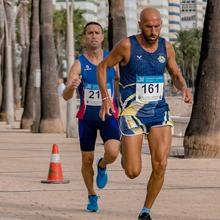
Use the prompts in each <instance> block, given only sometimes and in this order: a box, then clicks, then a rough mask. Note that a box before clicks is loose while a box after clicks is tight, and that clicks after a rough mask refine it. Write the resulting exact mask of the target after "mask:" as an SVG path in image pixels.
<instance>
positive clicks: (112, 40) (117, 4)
mask: <svg viewBox="0 0 220 220" xmlns="http://www.w3.org/2000/svg"><path fill="white" fill-rule="evenodd" d="M108 3H109V16H108V19H109V25H108V30H109V32H108V40H109V50H111V49H112V47H113V46H114V45H115V44H116V43H117V42H118V41H119V40H121V39H122V38H124V37H126V36H127V30H126V20H125V7H124V0H117V1H114V0H108Z"/></svg>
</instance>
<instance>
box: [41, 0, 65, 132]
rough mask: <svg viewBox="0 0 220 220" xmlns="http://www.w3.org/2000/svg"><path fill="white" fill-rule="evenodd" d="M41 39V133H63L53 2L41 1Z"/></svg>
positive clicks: (48, 0)
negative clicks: (57, 83) (57, 89)
mask: <svg viewBox="0 0 220 220" xmlns="http://www.w3.org/2000/svg"><path fill="white" fill-rule="evenodd" d="M40 9H41V10H40V37H41V67H42V68H41V69H42V80H41V83H42V84H41V85H42V87H41V100H42V114H41V115H42V118H41V122H40V132H48V133H60V132H63V124H62V121H61V116H60V107H59V97H58V93H57V91H56V80H57V71H56V52H55V45H54V39H53V2H52V0H47V1H45V0H41V6H40Z"/></svg>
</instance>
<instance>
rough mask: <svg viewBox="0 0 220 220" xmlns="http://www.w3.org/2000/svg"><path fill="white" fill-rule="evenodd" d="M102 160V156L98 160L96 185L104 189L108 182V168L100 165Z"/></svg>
mask: <svg viewBox="0 0 220 220" xmlns="http://www.w3.org/2000/svg"><path fill="white" fill-rule="evenodd" d="M101 160H102V158H100V159H99V160H98V161H97V177H96V185H97V187H98V188H99V189H103V188H104V187H105V186H106V184H107V182H108V175H107V169H106V168H101V167H99V162H100V161H101Z"/></svg>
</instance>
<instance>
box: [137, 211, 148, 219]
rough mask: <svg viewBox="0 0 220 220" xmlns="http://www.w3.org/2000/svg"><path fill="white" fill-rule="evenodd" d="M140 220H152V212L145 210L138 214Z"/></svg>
mask: <svg viewBox="0 0 220 220" xmlns="http://www.w3.org/2000/svg"><path fill="white" fill-rule="evenodd" d="M138 220H151V217H150V214H148V213H146V212H143V213H142V214H140V215H139V216H138Z"/></svg>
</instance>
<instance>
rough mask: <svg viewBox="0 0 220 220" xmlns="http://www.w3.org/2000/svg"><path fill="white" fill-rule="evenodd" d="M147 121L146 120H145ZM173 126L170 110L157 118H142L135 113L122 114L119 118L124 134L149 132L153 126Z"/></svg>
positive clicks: (121, 130) (131, 134)
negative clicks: (134, 114)
mask: <svg viewBox="0 0 220 220" xmlns="http://www.w3.org/2000/svg"><path fill="white" fill-rule="evenodd" d="M144 121H145V122H144ZM162 126H171V127H172V126H173V121H172V120H171V118H170V113H169V111H166V112H165V113H164V115H163V117H160V118H157V119H156V120H151V119H149V120H147V118H146V119H140V118H138V117H136V116H133V115H122V116H120V118H119V127H120V132H121V134H122V135H124V136H133V135H138V134H148V133H149V132H150V129H151V128H152V127H162Z"/></svg>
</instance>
